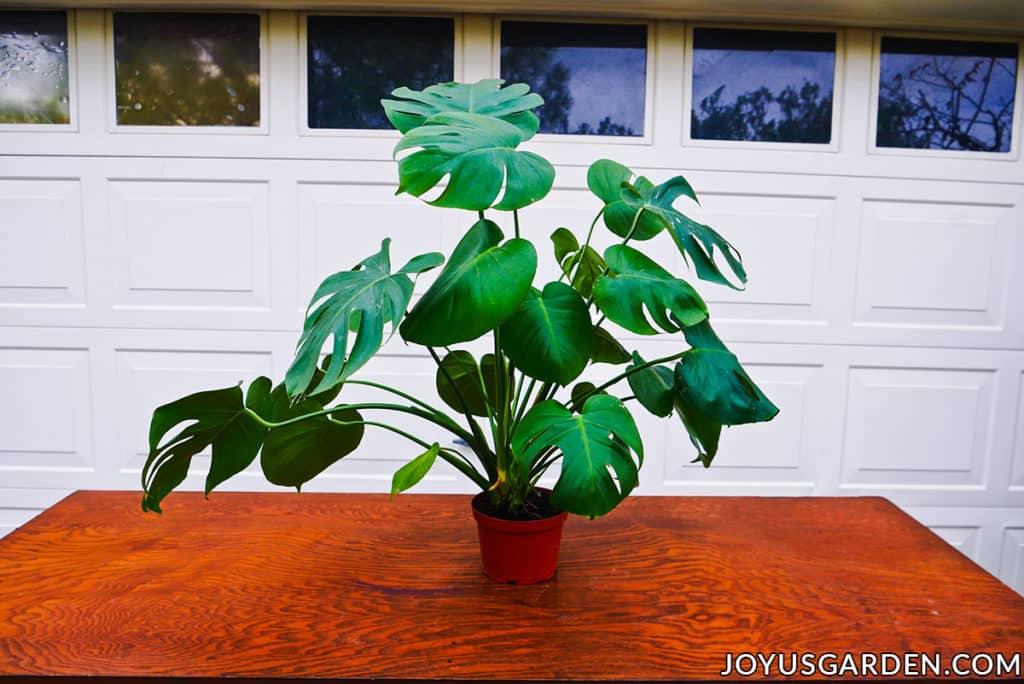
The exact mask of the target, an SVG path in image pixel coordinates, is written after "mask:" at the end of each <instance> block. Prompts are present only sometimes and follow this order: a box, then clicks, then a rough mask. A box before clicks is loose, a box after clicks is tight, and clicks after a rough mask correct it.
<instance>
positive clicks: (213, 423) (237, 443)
mask: <svg viewBox="0 0 1024 684" xmlns="http://www.w3.org/2000/svg"><path fill="white" fill-rule="evenodd" d="M268 382H269V380H267V379H266V378H260V379H258V380H257V381H256V382H254V383H253V385H254V387H252V388H250V394H251V395H252V396H253V399H254V401H256V402H259V401H261V397H262V396H263V392H264V389H265V387H266V384H267V383H268ZM185 422H189V424H188V425H186V426H185V427H184V428H183V429H182V430H181V431H179V432H178V433H177V434H175V435H174V436H173V437H171V438H170V439H165V437H166V436H167V434H168V433H169V432H170V431H171V430H172V429H173V428H174V427H176V426H178V425H180V424H181V423H185ZM266 434H267V430H266V428H265V427H264V426H263V425H262V424H261V423H260V422H259V421H258V420H257V419H256V418H254V417H253V416H252V414H250V413H249V412H248V411H246V410H245V406H244V405H243V403H242V389H241V388H240V387H237V386H236V387H227V388H225V389H219V390H210V391H206V392H197V393H195V394H190V395H189V396H187V397H183V398H181V399H178V400H176V401H172V402H170V403H168V404H164V405H163V406H160V407H159V408H157V409H156V410H155V411H154V412H153V419H152V421H151V422H150V426H149V455H148V456H147V458H146V463H145V465H144V466H143V468H142V487H143V491H144V496H143V499H142V510H144V511H154V512H156V513H160V512H161V510H160V502H161V501H163V499H164V497H166V496H167V495H168V494H169V493H170V492H171V491H172V490H173V489H174V488H175V487H177V486H178V485H180V484H181V483H182V482H183V481H184V480H185V476H186V475H187V474H188V469H189V465H191V463H192V457H193V456H195V455H196V454H198V453H199V452H201V451H202V450H203V449H205V448H206V447H208V446H212V450H211V452H212V458H211V462H210V470H209V473H208V474H207V477H206V488H205V489H206V493H207V494H209V493H210V492H211V491H212V490H213V489H214V487H216V486H217V485H219V484H221V483H222V482H224V480H227V479H228V478H230V477H232V476H234V475H237V474H238V473H240V472H242V471H243V470H245V469H246V468H247V467H248V466H249V464H250V463H252V462H253V460H254V459H255V458H256V454H257V453H258V452H259V450H260V446H261V445H262V444H263V438H264V437H265V436H266Z"/></svg>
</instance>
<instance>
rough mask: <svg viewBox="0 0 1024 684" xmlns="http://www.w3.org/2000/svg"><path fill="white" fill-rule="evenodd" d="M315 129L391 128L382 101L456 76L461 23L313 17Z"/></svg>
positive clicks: (311, 80)
mask: <svg viewBox="0 0 1024 684" xmlns="http://www.w3.org/2000/svg"><path fill="white" fill-rule="evenodd" d="M306 27H307V41H306V42H307V43H308V54H307V59H308V65H309V66H308V69H309V117H308V119H309V127H310V128H383V129H388V128H391V124H390V123H388V120H387V118H386V117H385V116H384V110H383V109H382V108H381V106H380V100H381V98H383V97H387V96H388V95H389V94H390V93H391V91H392V90H394V89H395V88H398V87H399V86H408V87H410V88H413V89H414V90H422V89H423V88H425V87H426V86H428V85H433V84H434V83H447V82H449V81H451V80H453V79H454V78H455V22H454V20H452V19H426V18H415V17H331V16H310V17H308V23H307V25H306Z"/></svg>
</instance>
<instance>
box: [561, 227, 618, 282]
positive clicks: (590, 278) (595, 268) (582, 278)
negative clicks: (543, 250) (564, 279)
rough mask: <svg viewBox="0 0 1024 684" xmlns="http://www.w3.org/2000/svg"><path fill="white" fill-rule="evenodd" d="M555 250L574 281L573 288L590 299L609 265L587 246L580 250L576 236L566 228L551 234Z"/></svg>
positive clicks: (563, 267)
mask: <svg viewBox="0 0 1024 684" xmlns="http://www.w3.org/2000/svg"><path fill="white" fill-rule="evenodd" d="M551 242H552V243H553V244H554V248H555V259H556V260H557V261H558V265H559V267H560V268H561V269H562V272H563V273H565V275H567V276H569V277H570V278H571V279H572V287H573V289H574V290H576V291H577V292H579V293H580V294H581V295H582V296H583V297H590V295H591V293H592V292H593V290H594V281H595V280H597V278H598V277H599V276H601V275H602V274H603V273H604V271H605V269H606V268H607V267H608V265H607V264H606V263H605V261H604V259H602V258H601V255H600V254H598V253H597V251H596V250H595V249H594V248H593V247H591V246H590V245H587V246H586V247H584V248H582V250H581V249H580V245H579V243H578V242H577V241H576V236H575V235H573V234H572V233H571V232H569V230H568V229H566V228H559V229H558V230H556V231H555V232H554V233H552V234H551Z"/></svg>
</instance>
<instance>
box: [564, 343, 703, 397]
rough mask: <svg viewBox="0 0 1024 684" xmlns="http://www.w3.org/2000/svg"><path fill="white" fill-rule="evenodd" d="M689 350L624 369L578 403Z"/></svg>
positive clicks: (673, 359) (585, 395)
mask: <svg viewBox="0 0 1024 684" xmlns="http://www.w3.org/2000/svg"><path fill="white" fill-rule="evenodd" d="M688 351H690V350H689V349H687V350H685V351H681V352H677V353H675V354H670V355H668V356H662V357H661V358H660V359H653V360H651V361H647V362H645V363H642V364H640V365H639V366H635V367H632V368H629V369H628V370H626V371H624V372H622V373H619V374H618V375H616V376H615V377H614V378H612V379H611V380H609V381H608V382H606V383H604V384H603V385H600V386H598V387H595V388H594V389H593V390H591V391H590V392H587V393H586V394H584V395H583V396H582V397H580V398H579V402H578V403H580V404H582V403H584V402H586V400H587V399H589V398H590V397H592V396H594V395H595V394H597V393H598V392H602V391H604V390H606V389H608V388H609V387H611V386H612V385H614V384H615V383H617V382H621V381H623V380H625V379H626V378H628V377H629V376H631V375H633V374H635V373H639V372H640V371H642V370H646V369H647V368H650V367H651V366H657V365H658V364H659V363H666V362H668V361H675V360H676V359H678V358H681V357H682V355H683V354H685V353H686V352H688ZM569 402H570V403H572V400H571V399H570V400H569Z"/></svg>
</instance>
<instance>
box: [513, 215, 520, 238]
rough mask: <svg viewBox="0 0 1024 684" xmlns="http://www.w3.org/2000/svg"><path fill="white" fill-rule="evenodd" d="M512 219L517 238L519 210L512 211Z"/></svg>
mask: <svg viewBox="0 0 1024 684" xmlns="http://www.w3.org/2000/svg"><path fill="white" fill-rule="evenodd" d="M512 219H513V220H514V221H515V224H516V237H519V210H518V209H513V210H512Z"/></svg>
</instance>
